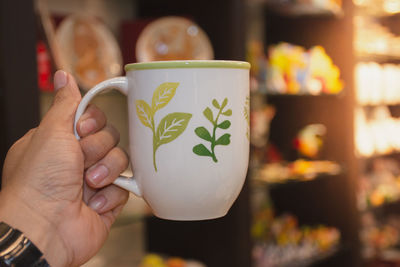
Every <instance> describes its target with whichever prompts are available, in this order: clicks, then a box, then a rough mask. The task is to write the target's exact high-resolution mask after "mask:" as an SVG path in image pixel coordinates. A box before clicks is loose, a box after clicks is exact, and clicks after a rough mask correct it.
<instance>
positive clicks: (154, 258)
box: [139, 254, 206, 267]
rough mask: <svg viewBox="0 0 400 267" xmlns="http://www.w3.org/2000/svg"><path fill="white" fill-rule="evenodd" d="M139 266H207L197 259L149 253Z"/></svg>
mask: <svg viewBox="0 0 400 267" xmlns="http://www.w3.org/2000/svg"><path fill="white" fill-rule="evenodd" d="M139 267H206V265H204V264H203V263H200V262H199V261H195V260H184V259H182V258H178V257H164V256H161V255H158V254H147V255H146V256H145V257H144V258H143V260H142V262H141V263H140V265H139Z"/></svg>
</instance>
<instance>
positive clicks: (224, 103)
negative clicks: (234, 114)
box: [221, 98, 228, 109]
mask: <svg viewBox="0 0 400 267" xmlns="http://www.w3.org/2000/svg"><path fill="white" fill-rule="evenodd" d="M227 104H228V98H225V99H224V101H223V102H222V105H221V109H223V108H224V107H226V105H227Z"/></svg>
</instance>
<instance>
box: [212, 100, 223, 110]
mask: <svg viewBox="0 0 400 267" xmlns="http://www.w3.org/2000/svg"><path fill="white" fill-rule="evenodd" d="M212 104H213V106H214V107H215V108H217V109H220V108H221V107H220V106H219V104H218V101H217V100H216V99H213V101H212Z"/></svg>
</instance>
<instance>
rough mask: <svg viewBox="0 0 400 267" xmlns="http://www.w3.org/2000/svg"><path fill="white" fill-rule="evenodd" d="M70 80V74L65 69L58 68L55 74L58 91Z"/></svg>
mask: <svg viewBox="0 0 400 267" xmlns="http://www.w3.org/2000/svg"><path fill="white" fill-rule="evenodd" d="M67 82H68V76H67V73H66V72H65V71H63V70H58V71H57V72H56V73H55V74H54V89H55V90H56V91H57V90H59V89H60V88H62V87H64V86H66V85H67Z"/></svg>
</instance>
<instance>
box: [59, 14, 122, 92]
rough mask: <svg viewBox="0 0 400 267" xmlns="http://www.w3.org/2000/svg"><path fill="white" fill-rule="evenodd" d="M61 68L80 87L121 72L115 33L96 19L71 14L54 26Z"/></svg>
mask: <svg viewBox="0 0 400 267" xmlns="http://www.w3.org/2000/svg"><path fill="white" fill-rule="evenodd" d="M56 37H57V41H58V44H59V46H60V51H61V54H62V58H63V62H64V64H65V66H63V68H64V69H65V70H67V71H69V72H71V73H72V74H73V75H74V77H76V79H77V82H78V84H79V85H80V87H81V88H82V89H84V90H88V89H90V88H91V87H93V86H94V85H96V84H98V83H99V82H101V81H104V80H106V79H109V78H112V77H116V76H118V75H120V74H121V73H122V64H123V63H122V55H121V51H120V48H119V44H118V43H117V41H116V39H115V37H114V36H113V34H112V33H111V32H110V30H109V29H108V28H107V27H106V26H105V25H104V24H103V23H102V22H101V21H100V20H98V19H96V18H94V17H90V16H83V15H71V16H68V17H66V18H65V19H63V21H62V22H61V24H60V26H59V27H58V28H57V30H56Z"/></svg>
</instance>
